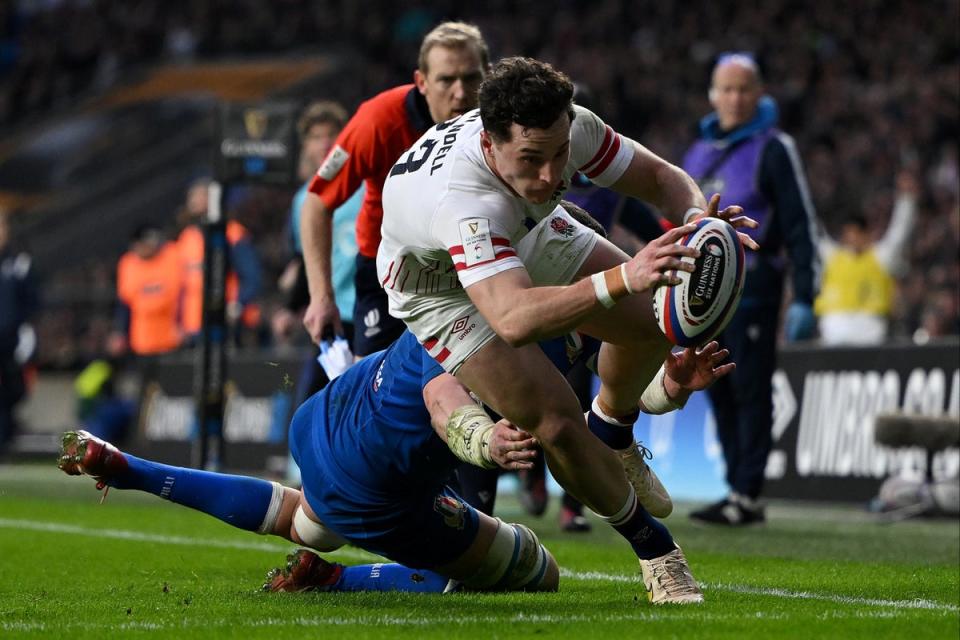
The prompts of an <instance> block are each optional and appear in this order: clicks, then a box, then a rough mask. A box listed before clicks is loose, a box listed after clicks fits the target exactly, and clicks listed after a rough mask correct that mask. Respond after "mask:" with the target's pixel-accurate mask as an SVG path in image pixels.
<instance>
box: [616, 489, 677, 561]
mask: <svg viewBox="0 0 960 640" xmlns="http://www.w3.org/2000/svg"><path fill="white" fill-rule="evenodd" d="M603 519H604V520H606V521H607V522H609V523H610V526H612V527H613V528H614V529H616V530H617V533H619V534H620V535H622V536H623V537H624V538H626V539H627V542H629V543H630V546H631V547H633V551H634V553H636V554H637V557H638V558H641V559H643V560H651V559H653V558H659V557H660V556H663V555H666V554H668V553H670V552H671V551H673V550H674V548H675V547H676V544H674V542H673V536H671V535H670V531H669V530H668V529H667V528H666V527H665V526H663V524H661V523H660V522H659V521H658V520H657V519H656V518H654V517H653V516H651V515H650V514H649V513H647V510H646V509H644V508H643V507H642V506H641V505H640V503H639V502H638V501H637V494H636V493H635V492H634V490H633V487H630V494H629V495H628V496H627V501H626V502H625V503H624V505H623V508H621V509H620V511H618V512H617V513H615V514H613V515H611V516H605V517H603Z"/></svg>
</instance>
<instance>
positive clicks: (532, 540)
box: [463, 520, 549, 591]
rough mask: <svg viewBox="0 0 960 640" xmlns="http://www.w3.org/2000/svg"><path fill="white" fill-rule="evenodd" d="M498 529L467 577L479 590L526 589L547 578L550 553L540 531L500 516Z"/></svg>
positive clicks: (472, 586)
mask: <svg viewBox="0 0 960 640" xmlns="http://www.w3.org/2000/svg"><path fill="white" fill-rule="evenodd" d="M497 523H498V525H499V526H498V527H497V533H496V534H495V535H494V538H493V543H492V544H491V545H490V550H489V551H488V552H487V556H486V558H484V560H483V562H482V563H481V564H480V567H479V568H478V569H477V572H476V573H475V574H474V575H473V577H471V578H469V579H467V580H464V581H463V584H464V586H465V587H467V588H468V589H473V590H477V591H523V590H525V589H535V588H537V587H538V586H539V585H540V583H541V582H542V581H543V577H544V575H545V574H546V571H547V565H548V559H549V555H548V554H547V551H546V549H544V548H543V545H541V544H540V541H539V540H538V539H537V536H536V534H535V533H534V532H533V531H531V530H530V529H528V528H527V527H525V526H523V525H522V524H508V523H506V522H503V521H501V520H497Z"/></svg>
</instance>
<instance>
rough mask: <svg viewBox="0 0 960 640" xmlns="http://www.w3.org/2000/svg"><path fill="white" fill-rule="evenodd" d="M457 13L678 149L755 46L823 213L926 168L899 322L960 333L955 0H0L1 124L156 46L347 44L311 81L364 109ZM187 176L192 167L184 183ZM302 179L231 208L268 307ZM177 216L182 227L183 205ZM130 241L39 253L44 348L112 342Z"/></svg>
mask: <svg viewBox="0 0 960 640" xmlns="http://www.w3.org/2000/svg"><path fill="white" fill-rule="evenodd" d="M444 19H462V20H466V21H469V22H473V23H475V24H477V25H478V26H479V27H480V28H481V30H482V31H483V34H484V36H485V37H486V39H487V41H488V43H489V44H490V47H491V52H492V55H493V57H494V58H499V57H502V56H506V55H528V56H533V57H537V58H540V59H543V60H546V61H549V62H551V63H553V64H555V65H556V66H557V67H558V68H560V69H562V70H563V71H565V72H566V73H568V74H569V75H570V76H571V77H572V78H573V79H574V80H575V81H577V82H580V83H584V84H586V85H588V86H589V88H590V89H591V91H592V93H593V98H594V99H593V104H594V106H595V110H596V111H597V112H598V113H599V114H600V115H601V116H602V117H603V118H605V119H606V120H607V121H608V122H609V123H610V124H611V125H613V126H614V127H615V128H616V129H618V130H619V131H621V132H623V133H625V134H627V135H629V136H631V137H634V138H636V139H637V140H639V141H641V142H642V143H643V144H645V145H646V146H648V147H649V148H651V149H652V150H653V151H655V152H656V153H658V154H660V155H662V156H664V157H666V158H668V159H670V160H672V161H674V162H679V161H680V159H681V157H682V154H683V151H684V150H685V149H686V148H687V146H688V145H689V144H690V142H691V141H692V140H693V139H694V137H695V135H696V123H697V122H698V120H699V119H700V118H701V117H702V116H704V115H705V114H706V113H707V112H709V111H710V106H709V104H708V101H707V95H706V94H707V92H706V89H707V86H708V83H709V73H710V68H711V64H712V62H713V60H714V59H715V58H716V56H717V54H718V53H720V52H722V51H726V50H749V51H753V52H755V53H756V54H757V56H758V58H759V60H760V63H761V66H762V68H763V71H764V76H765V80H766V85H767V90H768V92H769V93H770V94H771V95H772V96H774V97H775V98H776V99H777V100H778V102H779V105H780V109H781V125H782V128H783V129H785V130H786V131H788V132H789V133H791V134H792V135H793V136H794V137H795V138H796V140H797V144H798V147H799V151H800V154H801V157H802V158H803V159H804V162H805V165H806V169H807V175H808V179H809V182H810V188H811V191H812V196H813V200H814V204H815V207H816V210H817V213H818V215H819V218H820V220H821V223H822V225H823V226H824V228H825V229H826V230H828V231H832V232H835V231H836V230H837V226H838V224H839V222H840V221H841V220H842V219H843V218H845V217H847V216H849V215H850V214H852V213H859V214H862V215H863V216H865V217H866V218H867V219H868V221H869V222H870V223H871V229H873V231H874V232H875V233H876V234H877V235H880V234H882V232H883V231H884V229H885V228H886V225H887V222H888V220H889V217H890V213H891V210H892V208H893V201H894V194H895V178H896V176H897V174H898V173H899V172H901V171H907V172H910V173H912V174H913V175H915V176H916V177H917V179H918V180H919V182H920V191H921V193H920V200H919V211H918V215H917V219H916V222H915V228H914V229H913V231H912V234H911V239H910V243H909V249H908V252H909V254H908V255H909V262H910V269H909V270H908V271H907V272H906V273H905V274H903V275H902V276H901V277H900V278H899V279H898V296H897V304H896V306H895V311H894V317H893V318H892V331H891V333H892V335H893V336H894V337H898V338H911V339H912V338H918V339H926V338H928V337H937V336H942V335H955V334H957V333H960V324H958V322H960V294H958V289H960V262H958V249H960V168H958V145H960V115H958V114H960V27H958V25H960V2H958V1H957V0H928V1H924V2H910V1H906V0H851V1H850V2H845V3H836V2H819V1H818V2H806V1H798V0H767V1H765V2H759V3H745V2H734V1H732V0H718V1H716V2H711V3H681V2H657V3H654V2H628V1H626V0H591V1H590V2H583V1H575V0H558V1H557V2H554V3H551V4H549V6H547V5H544V4H543V3H540V2H533V1H518V2H514V1H508V0H490V1H488V2H483V3H475V4H472V5H471V4H469V3H467V4H461V3H454V2H452V1H449V0H433V1H430V2H402V3H396V2H385V1H371V0H350V1H342V0H328V1H309V2H308V1H306V0H229V1H228V0H193V1H191V2H189V3H186V2H183V3H181V2H165V1H163V0H87V1H79V0H78V1H69V0H19V1H17V0H11V1H8V2H0V139H3V138H6V137H9V136H11V135H13V134H14V133H16V132H22V131H24V130H28V129H31V128H37V127H43V125H44V123H46V122H50V121H53V120H55V119H57V118H60V117H63V116H64V115H65V114H69V113H70V112H72V111H73V110H76V109H78V105H84V104H89V103H90V102H91V101H93V100H95V99H96V98H97V97H98V96H103V95H105V94H107V93H108V92H110V91H112V90H115V89H116V87H118V86H122V85H123V84H124V83H129V82H131V81H133V80H134V79H136V78H138V77H141V76H142V75H143V74H144V73H146V72H147V71H148V70H149V69H151V68H152V67H155V66H156V65H161V64H171V63H173V64H178V65H185V66H186V65H192V64H197V63H200V62H204V61H208V60H224V59H229V60H236V59H244V60H249V59H258V58H271V59H277V58H282V59H288V60H291V61H293V60H297V59H299V58H302V57H304V56H322V55H328V54H329V55H334V56H340V57H341V58H348V59H350V60H351V61H352V62H353V64H352V66H351V69H353V70H358V71H359V72H351V73H342V74H339V75H338V74H337V73H336V72H334V73H333V75H332V77H330V78H328V80H327V81H326V82H324V83H323V85H322V87H321V86H319V85H318V86H317V88H316V90H315V92H313V94H312V95H309V97H310V98H323V99H333V100H338V101H340V102H341V103H343V104H344V105H345V106H346V107H347V108H348V110H350V111H352V110H353V109H354V108H355V107H356V106H357V104H358V103H359V102H360V101H361V100H362V99H364V98H365V97H369V96H372V95H374V94H376V93H378V92H379V91H381V90H383V89H385V88H388V87H390V86H394V85H396V84H400V83H405V82H410V79H411V77H412V72H413V68H414V66H415V61H416V57H417V49H418V47H419V43H420V39H421V38H422V36H423V34H424V33H425V32H426V31H428V30H429V29H430V28H431V27H432V26H433V25H435V24H436V23H437V22H439V21H441V20H444ZM0 151H2V146H0ZM0 159H2V155H0ZM197 172H198V173H202V172H203V167H198V168H197ZM130 188H131V189H134V188H135V185H131V187H130ZM187 188H188V184H187V183H186V182H184V183H183V184H182V193H183V194H184V196H185V194H186V192H187ZM292 193H293V189H291V190H290V191H284V190H276V189H245V190H242V191H241V192H238V193H237V194H235V195H234V196H233V197H232V198H231V199H230V215H231V216H233V217H234V218H235V219H237V220H239V221H240V222H242V223H243V224H244V225H245V226H246V227H247V229H248V230H249V232H250V234H251V236H252V238H253V239H254V242H255V245H256V247H257V249H258V251H259V253H260V257H261V266H262V269H263V283H264V287H263V290H262V293H261V299H260V300H259V305H260V306H261V308H262V309H263V310H264V313H263V314H261V317H262V318H263V320H262V322H264V323H266V318H268V317H269V313H270V310H271V308H273V307H274V306H275V305H276V291H275V290H276V286H275V283H276V281H277V278H278V277H279V275H280V272H281V270H282V269H283V266H284V264H285V262H286V260H287V257H288V248H287V243H286V235H285V234H286V231H285V225H286V224H287V212H288V208H289V201H290V197H291V196H292ZM7 207H8V208H13V209H16V210H14V211H13V214H14V215H13V218H14V229H15V231H16V229H17V223H18V222H19V220H18V218H20V217H21V214H22V215H23V216H24V217H25V216H28V215H29V213H30V211H29V210H28V209H27V208H26V207H25V206H24V205H23V203H22V202H21V203H16V204H8V205H7ZM167 222H168V224H169V231H170V234H171V237H173V234H175V233H176V224H177V211H176V210H171V211H170V212H169V219H168V220H167ZM44 233H49V234H56V233H57V228H56V226H49V227H48V228H46V229H45V231H44ZM125 239H126V238H124V240H125ZM26 248H27V249H29V248H30V247H29V246H27V247H26ZM119 257H120V252H117V253H115V254H112V255H105V254H103V253H98V255H91V256H89V259H87V260H85V261H84V262H83V263H82V264H79V265H74V266H71V268H70V269H61V268H58V265H57V264H55V263H47V264H43V263H38V264H37V265H36V266H37V268H38V271H39V273H40V276H41V282H42V285H41V286H42V291H41V293H42V297H43V298H44V304H45V305H46V309H47V310H48V311H46V312H43V313H42V314H41V316H40V317H39V319H38V321H37V323H36V324H37V327H38V333H39V336H40V340H39V344H40V352H39V358H38V360H39V364H40V365H41V366H46V367H52V368H71V367H76V366H80V365H82V364H84V362H86V361H89V359H91V358H93V357H96V356H97V355H99V354H101V353H102V352H103V350H104V349H105V348H106V342H107V339H108V336H109V333H110V328H111V323H112V321H113V320H112V318H113V313H112V305H113V302H114V300H115V284H114V278H115V271H116V265H117V261H118V259H119ZM81 303H82V304H81ZM246 340H247V342H248V343H249V344H267V343H269V331H267V330H266V328H265V326H264V327H261V328H260V330H256V329H254V330H253V331H252V332H251V335H250V336H249V337H247V338H246Z"/></svg>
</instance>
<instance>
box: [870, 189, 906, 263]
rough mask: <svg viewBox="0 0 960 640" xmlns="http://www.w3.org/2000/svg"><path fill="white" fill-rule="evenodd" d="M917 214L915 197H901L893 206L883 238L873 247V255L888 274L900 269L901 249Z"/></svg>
mask: <svg viewBox="0 0 960 640" xmlns="http://www.w3.org/2000/svg"><path fill="white" fill-rule="evenodd" d="M916 212H917V199H916V197H915V196H909V195H901V196H898V197H897V201H896V204H894V205H893V215H891V217H890V226H889V227H887V232H886V233H885V234H883V238H881V239H880V241H879V242H878V243H877V244H876V245H874V248H873V250H874V254H875V255H876V256H877V260H879V261H880V264H882V265H883V267H884V268H885V269H886V270H887V272H888V273H891V274H895V273H896V272H897V271H899V270H900V268H901V267H902V265H901V262H902V261H903V249H904V247H905V246H906V244H907V240H908V239H909V237H910V229H911V227H912V226H913V219H914V217H915V215H916Z"/></svg>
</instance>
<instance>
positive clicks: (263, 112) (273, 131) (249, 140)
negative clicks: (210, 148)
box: [214, 102, 300, 186]
mask: <svg viewBox="0 0 960 640" xmlns="http://www.w3.org/2000/svg"><path fill="white" fill-rule="evenodd" d="M298 108H299V105H297V104H296V103H293V102H263V103H257V104H245V103H230V102H228V103H223V104H221V105H220V108H219V112H218V118H217V135H216V138H215V141H216V142H215V144H216V148H215V151H214V167H215V177H216V179H217V181H219V182H221V183H223V184H235V183H251V182H253V183H263V184H273V185H280V186H287V185H292V184H294V183H295V182H296V179H297V177H296V168H297V159H298V156H299V153H300V149H299V146H298V144H297V113H298Z"/></svg>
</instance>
